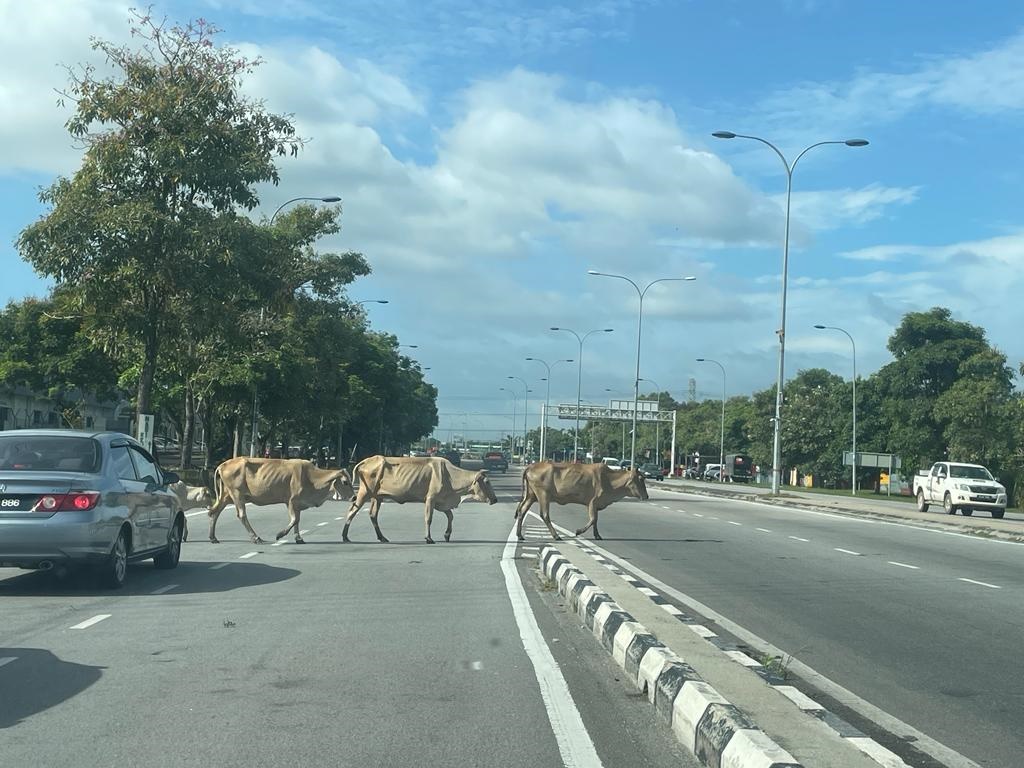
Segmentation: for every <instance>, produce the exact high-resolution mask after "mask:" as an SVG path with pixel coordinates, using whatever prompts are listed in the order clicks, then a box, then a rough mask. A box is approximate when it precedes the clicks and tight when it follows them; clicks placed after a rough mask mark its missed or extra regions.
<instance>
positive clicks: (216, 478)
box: [207, 467, 224, 517]
mask: <svg viewBox="0 0 1024 768" xmlns="http://www.w3.org/2000/svg"><path fill="white" fill-rule="evenodd" d="M223 490H224V481H223V480H221V477H220V467H217V468H216V469H215V470H213V506H211V507H210V508H209V509H208V510H207V514H208V515H210V516H211V517H212V516H213V510H214V509H216V508H217V504H218V503H220V494H221V491H223Z"/></svg>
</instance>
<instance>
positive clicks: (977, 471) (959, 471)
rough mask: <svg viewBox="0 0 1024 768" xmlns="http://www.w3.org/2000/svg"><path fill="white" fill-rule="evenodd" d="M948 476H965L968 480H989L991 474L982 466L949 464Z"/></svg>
mask: <svg viewBox="0 0 1024 768" xmlns="http://www.w3.org/2000/svg"><path fill="white" fill-rule="evenodd" d="M949 474H950V477H966V478H968V479H969V480H991V479H992V475H990V474H989V473H988V470H987V469H985V468H984V467H964V466H960V467H958V466H957V465H956V464H951V465H950V467H949Z"/></svg>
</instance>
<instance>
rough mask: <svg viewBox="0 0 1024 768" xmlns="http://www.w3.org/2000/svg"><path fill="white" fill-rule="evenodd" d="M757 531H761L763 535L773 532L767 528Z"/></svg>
mask: <svg viewBox="0 0 1024 768" xmlns="http://www.w3.org/2000/svg"><path fill="white" fill-rule="evenodd" d="M756 530H758V531H760V532H761V533H771V531H769V530H768V529H767V528H757V529H756Z"/></svg>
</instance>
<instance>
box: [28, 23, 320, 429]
mask: <svg viewBox="0 0 1024 768" xmlns="http://www.w3.org/2000/svg"><path fill="white" fill-rule="evenodd" d="M218 31H219V30H217V29H216V28H215V27H213V26H211V25H209V24H207V23H206V22H203V21H198V22H195V23H189V24H187V25H185V26H177V25H175V26H168V25H166V24H165V23H162V22H156V21H154V20H153V19H152V18H151V17H150V16H148V15H144V14H135V18H134V22H133V29H132V33H133V36H134V37H135V38H136V39H139V40H141V41H142V42H141V46H140V47H139V48H138V49H132V48H130V47H127V46H118V45H115V44H113V43H111V42H108V41H105V40H98V39H93V48H94V49H97V50H99V51H102V52H103V53H104V54H105V56H106V58H107V62H108V63H109V65H110V66H111V67H112V68H113V69H114V70H115V72H114V74H112V75H110V76H107V77H102V76H100V75H99V73H98V72H97V71H96V70H95V69H94V68H93V67H91V66H83V67H79V68H77V69H72V70H70V71H69V75H70V84H69V87H68V89H67V91H66V92H65V93H64V97H65V98H66V99H67V100H69V101H71V102H73V103H74V105H75V111H74V114H73V116H72V117H71V119H70V120H68V122H67V129H68V131H69V132H70V133H71V135H72V136H73V137H74V138H75V139H76V140H77V141H78V142H79V143H80V145H81V146H82V148H83V149H84V155H83V160H82V165H81V167H80V168H79V170H78V171H77V172H76V173H75V174H74V176H73V177H72V178H70V179H68V178H59V179H58V180H57V181H56V182H54V183H53V184H52V185H51V186H50V187H49V188H48V189H46V190H44V191H43V192H42V194H41V200H42V201H43V202H44V203H46V204H47V205H48V206H50V210H49V211H48V212H47V213H46V214H45V215H44V216H43V217H42V218H41V219H40V220H39V221H37V222H36V223H34V224H32V225H31V226H29V227H28V228H26V229H25V230H24V231H23V232H22V233H21V236H20V237H19V240H18V247H19V250H20V252H21V254H22V256H23V257H24V258H25V259H27V260H28V261H29V262H30V263H31V264H32V266H33V267H34V268H35V269H36V270H37V271H38V272H39V273H41V274H43V275H46V276H49V277H52V278H54V279H55V280H56V281H57V282H58V284H59V285H61V286H64V287H65V289H66V290H67V292H68V294H69V298H70V299H71V300H72V302H73V303H74V304H76V305H77V306H78V308H79V310H80V311H83V312H85V311H87V308H88V307H96V306H99V307H103V308H104V309H105V311H104V312H103V313H102V314H97V315H95V317H94V324H93V326H92V328H91V331H92V333H93V334H94V337H96V338H99V339H104V340H105V341H107V342H108V343H111V340H114V341H120V343H121V346H122V348H123V349H125V350H126V351H128V352H130V353H131V354H132V355H133V356H134V358H135V360H134V362H135V364H136V365H137V368H138V384H137V398H136V408H137V411H138V412H139V413H149V412H152V394H153V381H154V377H155V375H156V371H157V365H158V361H159V355H160V350H161V345H162V344H163V343H164V336H165V333H166V332H167V330H168V321H169V320H170V319H171V318H173V312H172V311H171V308H172V305H173V304H174V303H176V302H177V303H179V304H186V303H187V302H188V301H189V300H190V299H191V297H193V296H194V295H197V294H202V293H203V290H204V288H205V289H206V290H209V289H210V286H213V285H217V284H219V283H220V282H221V281H219V280H218V279H217V278H218V276H219V273H220V271H221V270H220V267H221V266H222V265H223V264H224V261H225V259H226V258H230V256H226V252H227V251H230V249H229V248H225V243H224V236H225V233H229V234H230V233H231V232H232V231H233V228H232V227H231V226H230V225H231V224H233V223H234V212H235V210H236V209H238V208H243V209H252V208H253V207H255V206H256V204H257V202H258V200H257V196H256V192H255V190H254V186H255V185H257V184H260V183H264V182H272V183H275V184H276V183H277V181H278V173H277V168H276V167H275V164H274V157H275V155H281V154H287V153H289V152H290V153H293V154H294V153H296V152H297V151H298V149H299V147H300V146H301V144H302V140H301V139H300V138H299V137H297V136H296V133H295V129H294V127H293V125H292V122H291V120H290V119H289V118H288V117H286V116H281V115H273V114H269V113H268V112H267V111H266V110H265V109H264V108H263V106H262V104H260V103H259V102H255V101H253V100H251V99H248V98H245V97H244V96H242V94H241V84H242V80H243V77H244V76H245V75H247V74H249V73H251V72H252V70H253V68H254V67H255V66H256V65H257V64H258V63H259V62H258V61H254V60H249V59H246V58H244V57H242V56H240V55H239V54H238V52H237V51H235V50H234V49H232V48H229V47H217V46H216V45H215V44H214V37H215V35H216V33H217V32H218ZM225 225H228V226H225ZM126 338H127V339H129V340H130V343H129V342H127V341H125V339H126Z"/></svg>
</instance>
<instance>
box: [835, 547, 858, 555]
mask: <svg viewBox="0 0 1024 768" xmlns="http://www.w3.org/2000/svg"><path fill="white" fill-rule="evenodd" d="M832 549H834V550H835V551H836V552H842V553H843V554H844V555H856V556H857V557H860V552H854V551H853V550H852V549H843V548H842V547H832Z"/></svg>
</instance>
